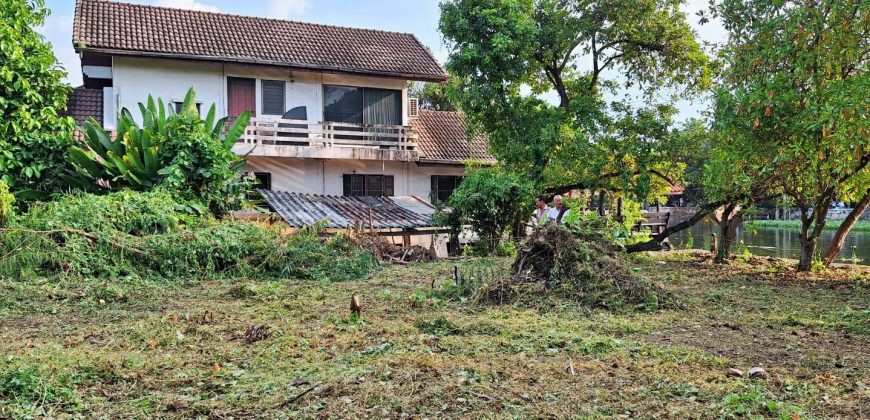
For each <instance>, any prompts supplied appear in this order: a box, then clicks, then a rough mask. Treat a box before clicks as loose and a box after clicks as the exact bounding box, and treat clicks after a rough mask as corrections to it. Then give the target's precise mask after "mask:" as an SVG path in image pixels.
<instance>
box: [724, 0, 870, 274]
mask: <svg viewBox="0 0 870 420" xmlns="http://www.w3.org/2000/svg"><path fill="white" fill-rule="evenodd" d="M713 10H714V12H715V13H716V14H717V15H718V16H720V17H721V18H722V20H723V22H724V25H725V28H726V29H727V30H728V33H729V39H728V42H727V44H726V46H725V48H724V49H723V50H722V57H723V60H724V63H725V71H724V73H723V77H722V83H721V84H720V86H719V87H718V89H717V91H716V114H715V117H716V124H717V129H718V130H719V132H720V133H721V136H722V139H721V140H722V141H721V146H722V148H723V149H722V152H721V153H720V154H721V157H722V159H728V160H729V162H728V163H727V165H729V166H730V167H731V170H732V171H736V172H738V173H739V176H722V188H723V189H726V190H727V189H730V190H732V191H733V190H741V189H744V190H745V189H747V188H750V185H754V186H753V187H751V189H755V190H762V189H763V190H767V191H769V192H777V191H782V192H784V193H786V194H788V195H789V196H791V197H792V198H793V199H794V202H795V204H796V205H797V207H799V208H800V210H801V219H802V222H803V223H802V224H803V227H802V233H801V245H802V257H801V262H800V269H803V270H806V269H809V266H810V262H811V258H812V257H813V254H814V253H815V248H816V243H817V240H818V238H819V235H820V234H821V232H822V229H823V227H824V224H825V218H826V213H827V209H828V207H829V205H830V203H831V202H832V200H834V198H835V197H837V196H838V195H839V196H841V197H856V196H857V197H862V196H863V194H866V186H867V185H868V182H870V168H868V164H870V135H868V133H870V115H868V113H870V73H868V72H867V64H868V60H870V7H868V5H867V3H866V1H861V0H845V1H834V0H826V1H816V0H812V1H810V0H794V1H756V2H743V1H737V0H726V1H723V2H721V3H718V4H716V5H715V7H714V9H713Z"/></svg>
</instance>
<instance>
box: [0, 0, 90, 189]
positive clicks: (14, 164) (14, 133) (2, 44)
mask: <svg viewBox="0 0 870 420" xmlns="http://www.w3.org/2000/svg"><path fill="white" fill-rule="evenodd" d="M46 16H48V10H47V9H46V8H45V7H44V2H43V0H8V1H3V2H2V3H0V56H2V57H3V59H2V60H0V179H2V180H3V181H5V182H6V183H7V185H8V186H9V188H10V189H11V190H12V191H14V192H16V194H23V196H26V197H34V196H41V195H45V194H47V193H50V192H53V191H59V190H61V189H62V188H63V186H64V185H63V182H62V181H61V179H60V175H61V174H63V173H64V171H65V170H67V168H68V165H67V162H66V160H65V154H66V150H67V148H68V147H69V145H70V144H72V135H71V133H72V128H73V121H72V119H71V118H69V117H60V116H59V115H58V113H59V112H60V111H63V110H65V109H66V101H67V94H68V93H69V87H68V86H66V85H65V84H63V82H62V79H63V77H64V75H65V74H66V73H65V72H64V71H63V69H61V68H60V67H59V65H58V63H57V60H56V59H55V57H54V54H53V53H52V51H51V45H49V44H48V43H47V42H46V41H45V39H44V38H43V37H42V35H40V34H39V33H38V32H36V29H35V28H37V27H39V26H41V25H42V24H43V23H44V22H45V18H46ZM25 192H26V193H27V194H25Z"/></svg>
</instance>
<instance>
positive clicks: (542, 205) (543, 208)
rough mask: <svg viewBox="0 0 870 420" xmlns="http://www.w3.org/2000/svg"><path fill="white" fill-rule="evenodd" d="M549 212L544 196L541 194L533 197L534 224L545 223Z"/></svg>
mask: <svg viewBox="0 0 870 420" xmlns="http://www.w3.org/2000/svg"><path fill="white" fill-rule="evenodd" d="M549 214H550V206H548V205H547V199H546V198H544V196H543V195H539V196H537V197H535V213H534V218H535V224H536V225H544V224H547V220H548V217H549Z"/></svg>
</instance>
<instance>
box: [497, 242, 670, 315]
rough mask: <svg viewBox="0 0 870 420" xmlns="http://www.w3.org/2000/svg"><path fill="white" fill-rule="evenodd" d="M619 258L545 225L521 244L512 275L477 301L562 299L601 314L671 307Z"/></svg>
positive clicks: (610, 246)
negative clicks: (631, 308)
mask: <svg viewBox="0 0 870 420" xmlns="http://www.w3.org/2000/svg"><path fill="white" fill-rule="evenodd" d="M620 253H621V249H620V247H619V246H618V245H616V244H614V243H613V242H612V241H610V240H608V239H607V238H606V237H604V236H603V235H600V234H595V233H590V234H585V235H580V234H575V233H573V232H571V231H569V230H568V229H566V228H565V227H563V226H559V225H547V226H544V227H543V228H540V229H536V230H535V231H534V232H532V234H531V235H530V236H529V238H528V239H527V240H526V242H525V244H524V246H523V247H522V248H521V249H520V250H519V253H518V255H517V258H516V260H515V261H514V263H513V265H512V267H511V275H510V276H509V277H507V278H504V279H500V280H498V281H495V282H493V283H491V284H489V285H488V286H487V287H486V288H485V289H484V290H483V291H482V292H481V294H480V299H481V300H483V301H485V302H488V303H494V304H504V303H512V302H515V301H518V300H530V302H529V303H532V302H533V301H534V300H537V301H540V300H541V297H561V298H567V299H570V300H573V301H577V302H580V303H582V304H584V305H587V306H592V307H604V308H622V307H626V306H645V307H646V308H647V309H656V308H659V307H662V306H670V305H672V300H673V299H672V298H671V297H670V296H669V295H668V294H667V292H666V291H665V290H664V289H663V288H662V287H661V286H658V285H655V284H653V283H652V282H650V281H648V280H646V279H644V278H641V277H639V276H638V275H637V274H635V273H634V272H633V271H632V270H631V268H629V267H628V266H627V265H626V263H625V262H624V261H623V260H622V259H621V256H620Z"/></svg>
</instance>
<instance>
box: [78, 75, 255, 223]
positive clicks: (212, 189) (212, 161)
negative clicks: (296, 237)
mask: <svg viewBox="0 0 870 420" xmlns="http://www.w3.org/2000/svg"><path fill="white" fill-rule="evenodd" d="M139 110H140V112H141V114H142V126H141V127H140V126H139V125H138V124H137V122H136V120H135V119H134V118H133V116H132V114H131V113H130V111H129V110H127V109H126V108H125V109H122V110H121V114H120V118H119V119H118V130H117V131H116V133H115V137H114V138H113V137H112V135H111V134H110V133H108V132H106V131H104V130H103V129H102V128H100V126H99V125H98V124H97V123H96V122H95V121H88V122H85V143H86V144H87V147H88V149H87V150H85V149H82V148H80V147H77V146H73V147H71V148H70V153H69V156H70V160H71V161H72V163H73V165H74V166H75V168H76V172H75V173H74V174H73V175H72V176H66V177H65V179H66V180H67V181H68V182H70V184H71V185H74V186H76V187H79V188H82V189H85V190H87V191H91V192H100V191H118V190H121V189H134V190H139V191H150V190H153V189H156V188H162V189H167V190H169V191H171V192H172V193H173V194H175V195H178V196H181V197H183V198H186V199H190V200H196V201H199V202H202V203H205V204H207V205H208V207H209V209H210V210H211V211H212V212H213V213H215V214H218V215H220V214H223V213H225V212H226V211H228V210H233V209H237V208H238V207H239V206H240V205H241V197H242V194H243V193H244V192H245V191H244V190H245V188H246V187H247V182H246V181H244V180H242V179H240V178H239V174H238V171H239V170H240V169H241V168H242V166H244V164H245V161H244V159H240V158H239V157H238V156H237V155H236V154H235V153H233V151H232V147H233V144H235V143H236V141H237V140H238V138H239V136H240V135H241V134H242V132H243V131H244V129H245V126H246V125H247V124H248V120H249V118H250V113H249V112H247V111H246V112H244V113H242V115H240V116H239V117H238V118H237V119H236V121H235V122H234V123H233V125H232V126H230V127H229V128H228V129H226V130H224V129H225V126H226V121H227V119H226V118H221V119H218V120H217V121H215V118H216V117H215V113H216V110H215V106H214V105H212V106H211V108H209V111H208V114H207V116H206V117H205V119H203V118H201V117H200V115H199V111H198V110H197V107H196V93H195V92H194V90H193V88H191V89H190V90H188V92H187V95H186V96H185V98H184V102H183V103H182V106H181V112H180V113H178V114H176V113H175V111H174V109H173V108H172V107H167V106H166V105H164V103H163V100H162V99H158V100H157V101H154V99H153V98H151V97H150V96H149V97H148V101H147V103H140V104H139Z"/></svg>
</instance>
